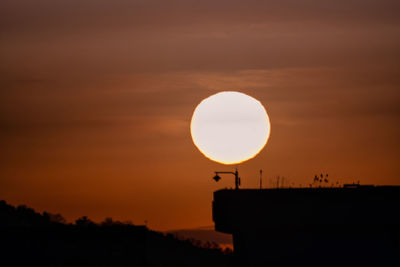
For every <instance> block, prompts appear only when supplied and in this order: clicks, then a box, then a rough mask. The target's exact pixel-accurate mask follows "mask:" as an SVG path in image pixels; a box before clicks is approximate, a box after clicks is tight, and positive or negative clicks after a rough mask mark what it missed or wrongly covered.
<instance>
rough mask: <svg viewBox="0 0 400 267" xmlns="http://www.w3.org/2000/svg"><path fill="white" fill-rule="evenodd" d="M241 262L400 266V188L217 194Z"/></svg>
mask: <svg viewBox="0 0 400 267" xmlns="http://www.w3.org/2000/svg"><path fill="white" fill-rule="evenodd" d="M213 220H214V222H215V229H216V230H217V231H220V232H223V233H230V234H232V235H233V245H234V255H235V262H236V264H237V265H238V266H259V265H262V266H291V267H293V266H296V267H297V266H324V267H325V266H335V267H338V266H400V186H360V185H354V186H347V187H344V188H282V189H263V190H260V189H245V190H227V189H224V190H219V191H216V192H214V201H213Z"/></svg>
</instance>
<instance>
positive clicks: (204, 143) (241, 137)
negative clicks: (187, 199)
mask: <svg viewBox="0 0 400 267" xmlns="http://www.w3.org/2000/svg"><path fill="white" fill-rule="evenodd" d="M270 131H271V124H270V121H269V117H268V114H267V112H266V110H265V108H264V106H263V105H262V104H261V103H260V101H258V100H257V99H255V98H253V97H251V96H249V95H246V94H243V93H240V92H233V91H225V92H220V93H217V94H215V95H212V96H210V97H208V98H206V99H204V100H203V101H201V102H200V104H199V105H198V106H197V107H196V109H195V110H194V113H193V116H192V121H191V123H190V132H191V134H192V139H193V142H194V144H195V145H196V147H197V148H198V149H199V150H200V152H201V153H203V154H204V155H205V156H206V157H207V158H209V159H211V160H213V161H216V162H219V163H222V164H237V163H241V162H244V161H246V160H249V159H251V158H253V157H255V156H256V155H257V154H258V153H259V152H260V151H261V150H262V149H263V148H264V146H265V145H266V144H267V141H268V138H269V135H270Z"/></svg>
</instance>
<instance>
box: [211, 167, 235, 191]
mask: <svg viewBox="0 0 400 267" xmlns="http://www.w3.org/2000/svg"><path fill="white" fill-rule="evenodd" d="M219 174H233V175H235V189H236V190H238V189H239V185H240V177H239V172H238V170H237V169H236V171H235V172H215V176H214V177H213V179H214V180H215V181H216V182H218V181H219V180H221V176H219Z"/></svg>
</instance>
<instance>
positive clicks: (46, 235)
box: [0, 201, 231, 266]
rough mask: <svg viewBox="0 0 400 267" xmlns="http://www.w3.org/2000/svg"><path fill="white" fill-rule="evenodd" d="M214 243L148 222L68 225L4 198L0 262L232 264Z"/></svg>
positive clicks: (84, 221) (83, 219)
mask: <svg viewBox="0 0 400 267" xmlns="http://www.w3.org/2000/svg"><path fill="white" fill-rule="evenodd" d="M230 258H231V256H230V253H229V251H225V252H223V251H222V250H221V249H220V248H219V247H218V246H217V245H216V244H210V243H205V244H201V243H200V242H198V241H195V240H179V239H177V238H175V237H174V236H173V235H171V234H167V235H164V234H162V233H159V232H154V231H150V230H149V229H147V227H145V226H135V225H132V224H129V223H121V222H114V221H112V220H111V219H106V220H105V221H104V222H103V223H101V224H95V223H93V222H92V221H90V220H89V219H88V218H87V217H81V218H79V219H78V220H76V222H75V223H74V224H66V223H65V220H64V218H63V217H62V216H61V215H59V214H50V213H46V212H44V213H43V214H40V213H37V212H35V211H34V210H33V209H30V208H27V207H25V206H18V207H13V206H11V205H8V204H7V203H6V202H5V201H0V266H228V263H229V261H230Z"/></svg>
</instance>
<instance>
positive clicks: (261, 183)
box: [260, 170, 262, 190]
mask: <svg viewBox="0 0 400 267" xmlns="http://www.w3.org/2000/svg"><path fill="white" fill-rule="evenodd" d="M261 189H262V170H260V190H261Z"/></svg>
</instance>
